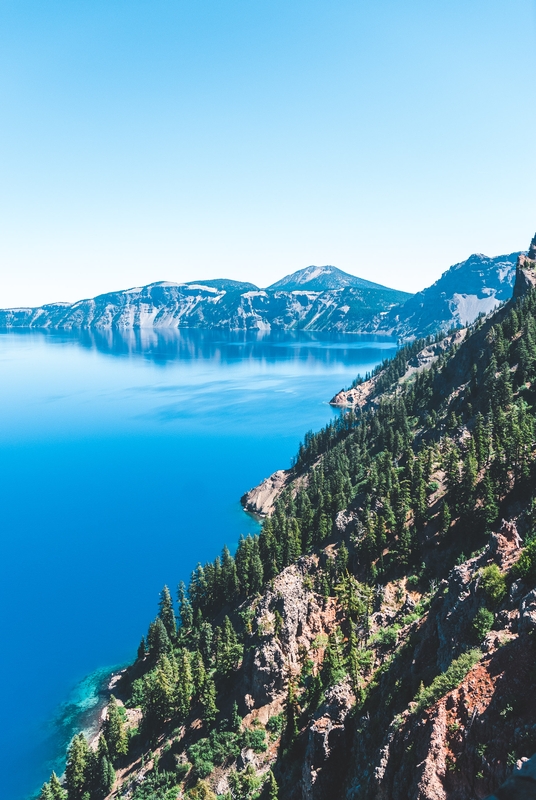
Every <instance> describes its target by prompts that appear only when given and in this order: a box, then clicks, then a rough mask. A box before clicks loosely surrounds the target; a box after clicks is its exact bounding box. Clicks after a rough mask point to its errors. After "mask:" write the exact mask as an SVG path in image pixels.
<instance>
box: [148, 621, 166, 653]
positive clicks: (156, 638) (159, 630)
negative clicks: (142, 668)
mask: <svg viewBox="0 0 536 800" xmlns="http://www.w3.org/2000/svg"><path fill="white" fill-rule="evenodd" d="M147 644H148V645H149V655H150V656H151V657H152V658H154V659H158V658H160V656H162V655H165V654H167V653H170V652H171V642H170V641H169V636H168V634H167V631H166V628H165V626H164V623H163V622H162V620H161V619H160V617H157V618H156V619H155V620H154V622H151V624H150V625H149V633H148V634H147Z"/></svg>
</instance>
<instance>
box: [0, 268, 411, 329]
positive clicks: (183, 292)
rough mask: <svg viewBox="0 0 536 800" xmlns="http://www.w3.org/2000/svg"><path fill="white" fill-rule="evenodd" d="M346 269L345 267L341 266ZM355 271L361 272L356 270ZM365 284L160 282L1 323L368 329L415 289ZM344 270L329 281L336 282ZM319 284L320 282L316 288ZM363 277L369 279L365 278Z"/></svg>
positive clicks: (13, 314) (17, 314)
mask: <svg viewBox="0 0 536 800" xmlns="http://www.w3.org/2000/svg"><path fill="white" fill-rule="evenodd" d="M341 274H342V275H344V273H341ZM348 277H349V278H350V277H353V276H348ZM353 280H354V282H356V283H357V285H355V286H354V285H347V281H345V280H343V279H341V280H340V283H341V285H340V286H337V287H336V288H327V289H323V288H322V284H321V283H319V282H318V279H317V280H316V281H312V282H305V283H303V285H299V286H298V288H297V289H295V290H294V289H290V290H289V291H283V290H280V289H277V288H273V289H271V288H269V289H258V288H257V287H256V286H253V285H252V284H240V283H238V282H234V281H225V280H222V281H207V282H206V283H197V284H196V283H189V284H177V283H166V282H162V283H155V284H150V285H148V286H143V287H137V288H133V289H128V290H126V291H121V292H110V293H109V294H104V295H99V296H98V297H95V298H92V299H89V300H80V301H79V302H77V303H73V304H68V303H54V304H51V305H47V306H43V307H42V308H15V309H4V310H1V311H0V327H1V328H48V329H52V330H56V329H61V330H77V329H86V328H94V329H97V330H110V329H122V330H125V329H132V328H160V329H162V328H181V327H192V328H207V329H210V328H225V329H229V330H258V331H269V330H271V329H273V330H292V329H295V328H297V329H303V330H316V331H322V330H338V331H349V332H355V331H360V330H364V329H365V328H366V326H367V325H370V324H371V323H372V322H373V321H374V320H375V319H376V318H377V319H378V320H379V319H380V315H381V314H384V313H386V312H387V311H388V310H389V309H390V308H392V306H393V305H395V304H397V303H400V302H403V301H404V300H406V299H407V298H408V297H409V295H408V294H407V293H405V292H399V291H396V290H394V289H388V288H386V287H384V286H378V285H376V284H371V283H368V282H367V281H360V279H358V278H354V279H353ZM336 282H337V276H335V278H334V279H333V280H331V281H329V282H328V286H332V284H333V283H336ZM309 283H311V286H315V287H317V289H316V290H315V289H312V288H309ZM360 284H362V285H360Z"/></svg>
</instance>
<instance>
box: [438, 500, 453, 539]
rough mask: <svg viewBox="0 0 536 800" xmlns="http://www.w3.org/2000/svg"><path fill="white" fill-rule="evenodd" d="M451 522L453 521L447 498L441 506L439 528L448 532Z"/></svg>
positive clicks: (444, 532)
mask: <svg viewBox="0 0 536 800" xmlns="http://www.w3.org/2000/svg"><path fill="white" fill-rule="evenodd" d="M450 522H451V514H450V508H449V506H448V503H447V502H446V500H445V501H444V502H443V505H442V506H441V515H440V518H439V530H440V532H441V533H442V534H446V533H447V531H448V530H449V528H450Z"/></svg>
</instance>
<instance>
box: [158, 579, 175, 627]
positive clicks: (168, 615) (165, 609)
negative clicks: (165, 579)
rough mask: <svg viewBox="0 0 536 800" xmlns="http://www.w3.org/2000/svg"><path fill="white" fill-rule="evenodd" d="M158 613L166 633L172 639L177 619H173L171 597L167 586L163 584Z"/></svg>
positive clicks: (173, 612)
mask: <svg viewBox="0 0 536 800" xmlns="http://www.w3.org/2000/svg"><path fill="white" fill-rule="evenodd" d="M158 615H159V617H160V619H161V620H162V622H163V623H164V627H165V629H166V633H167V635H168V636H169V638H170V639H171V640H173V639H174V637H175V633H176V632H177V621H176V619H175V611H174V610H173V600H172V599H171V594H170V591H169V589H168V587H167V586H164V588H163V589H162V592H161V594H160V603H159V612H158Z"/></svg>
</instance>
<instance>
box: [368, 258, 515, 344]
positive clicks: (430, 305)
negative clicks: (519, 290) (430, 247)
mask: <svg viewBox="0 0 536 800" xmlns="http://www.w3.org/2000/svg"><path fill="white" fill-rule="evenodd" d="M519 255H521V253H509V254H508V255H504V256H496V257H495V258H489V257H488V256H484V255H482V254H481V253H475V254H474V255H472V256H469V258H468V259H466V260H465V261H462V262H460V263H459V264H454V266H452V267H450V268H449V269H448V270H447V271H446V272H444V273H443V275H442V276H441V277H440V278H439V280H438V281H436V282H435V283H434V284H432V286H429V287H428V288H427V289H423V291H422V292H417V294H415V295H413V297H411V298H410V299H409V300H407V301H406V303H404V305H403V306H402V307H401V308H396V309H393V310H392V311H391V313H390V314H389V315H387V316H386V317H385V318H384V324H383V327H384V328H387V329H392V330H393V331H394V333H395V334H396V335H397V336H398V337H399V338H401V339H406V338H408V337H414V336H417V337H422V336H428V335H429V334H434V333H437V331H443V332H445V331H448V330H449V329H450V328H453V327H459V326H462V327H463V326H465V325H468V324H471V323H472V322H474V320H475V319H476V318H477V317H478V315H479V314H488V313H489V312H490V311H493V310H494V309H495V308H496V307H497V306H498V305H499V304H500V303H503V302H504V301H506V300H509V299H510V298H511V297H512V289H513V286H514V280H515V274H516V263H517V259H518V256H519Z"/></svg>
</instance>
